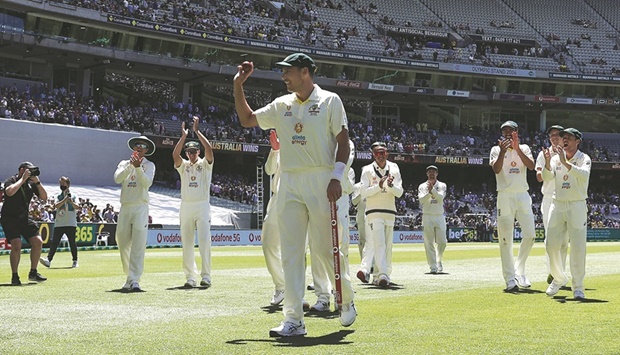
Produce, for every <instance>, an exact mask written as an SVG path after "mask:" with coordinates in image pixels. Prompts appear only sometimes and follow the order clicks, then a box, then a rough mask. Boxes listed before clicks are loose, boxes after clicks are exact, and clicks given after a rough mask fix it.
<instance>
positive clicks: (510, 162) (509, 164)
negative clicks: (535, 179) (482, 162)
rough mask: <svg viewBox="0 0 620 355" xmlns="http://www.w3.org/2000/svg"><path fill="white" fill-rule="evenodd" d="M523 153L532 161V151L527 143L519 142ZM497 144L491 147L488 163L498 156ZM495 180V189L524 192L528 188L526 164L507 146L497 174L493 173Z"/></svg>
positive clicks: (491, 162)
mask: <svg viewBox="0 0 620 355" xmlns="http://www.w3.org/2000/svg"><path fill="white" fill-rule="evenodd" d="M519 147H520V148H521V151H522V152H523V154H525V155H527V156H528V157H529V158H530V159H532V161H533V160H534V158H533V157H532V151H531V150H530V147H529V146H528V145H527V144H519ZM499 152H500V149H499V146H497V145H496V146H494V147H493V148H491V154H490V156H489V165H491V166H493V164H494V163H495V162H496V161H497V158H498V157H499ZM495 180H496V181H497V191H502V192H524V191H527V190H528V189H529V185H528V184H527V166H525V164H523V161H521V158H520V157H519V154H518V153H517V151H516V150H514V149H512V148H509V149H508V150H507V151H506V155H505V156H504V164H503V165H502V170H501V171H500V172H499V174H495Z"/></svg>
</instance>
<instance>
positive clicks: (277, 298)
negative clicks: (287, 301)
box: [269, 290, 284, 306]
mask: <svg viewBox="0 0 620 355" xmlns="http://www.w3.org/2000/svg"><path fill="white" fill-rule="evenodd" d="M282 301H284V290H275V292H274V293H273V297H271V301H270V302H269V303H271V305H272V306H277V305H279V304H280V303H282Z"/></svg>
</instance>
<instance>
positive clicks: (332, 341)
mask: <svg viewBox="0 0 620 355" xmlns="http://www.w3.org/2000/svg"><path fill="white" fill-rule="evenodd" d="M354 332H355V330H340V331H338V332H335V333H330V334H326V335H322V336H318V337H308V336H297V337H281V338H271V339H235V340H230V341H227V342H226V344H231V345H246V344H248V343H273V346H278V347H307V346H317V345H347V344H353V342H352V341H345V338H346V337H347V335H349V334H352V333H354Z"/></svg>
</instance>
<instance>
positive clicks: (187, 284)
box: [183, 279, 196, 288]
mask: <svg viewBox="0 0 620 355" xmlns="http://www.w3.org/2000/svg"><path fill="white" fill-rule="evenodd" d="M183 287H187V288H192V287H196V281H195V280H192V279H188V280H187V282H185V285H183Z"/></svg>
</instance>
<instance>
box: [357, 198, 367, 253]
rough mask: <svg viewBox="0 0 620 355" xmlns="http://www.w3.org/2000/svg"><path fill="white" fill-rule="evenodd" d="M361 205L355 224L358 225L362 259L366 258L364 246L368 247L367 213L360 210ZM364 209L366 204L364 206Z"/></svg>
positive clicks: (359, 247)
mask: <svg viewBox="0 0 620 355" xmlns="http://www.w3.org/2000/svg"><path fill="white" fill-rule="evenodd" d="M360 205H362V204H361V203H360V204H359V205H357V208H358V210H357V215H356V217H355V223H356V224H357V233H358V236H359V239H358V244H357V247H358V249H359V252H360V259H361V258H363V257H364V245H366V215H365V213H366V211H363V210H361V209H360ZM364 209H366V208H365V204H364Z"/></svg>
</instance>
